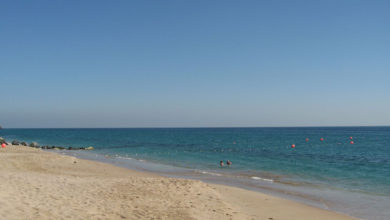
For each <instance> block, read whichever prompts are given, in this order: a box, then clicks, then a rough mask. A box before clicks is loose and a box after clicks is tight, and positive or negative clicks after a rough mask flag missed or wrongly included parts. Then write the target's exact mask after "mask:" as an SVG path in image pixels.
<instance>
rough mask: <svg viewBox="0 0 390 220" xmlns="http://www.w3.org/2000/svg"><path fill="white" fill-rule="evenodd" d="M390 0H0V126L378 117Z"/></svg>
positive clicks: (388, 103) (384, 95)
mask: <svg viewBox="0 0 390 220" xmlns="http://www.w3.org/2000/svg"><path fill="white" fill-rule="evenodd" d="M389 23H390V2H389V1H358V0H350V1H348V0H334V1H325V0H324V1H290V0H289V1H287V0H286V1H268V0H267V1H228V0H220V1H179V0H178V1H52V0H50V1H40V0H36V1H13V0H10V1H1V2H0V41H1V48H0V81H1V86H0V100H1V104H0V124H1V125H3V127H208V126H213V127H214V126H217V127H219V126H222V127H223V126H261V127H262V126H342V125H347V126H353V125H390V40H389V39H390V25H389Z"/></svg>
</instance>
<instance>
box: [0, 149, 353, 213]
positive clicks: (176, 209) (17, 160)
mask: <svg viewBox="0 0 390 220" xmlns="http://www.w3.org/2000/svg"><path fill="white" fill-rule="evenodd" d="M0 166H1V168H0V192H1V194H0V218H1V219H265V220H271V219H272V220H282V219H286V220H287V219H289V220H294V219H300V220H301V219H318V220H319V219H353V218H351V217H348V216H345V215H342V214H338V213H334V212H330V211H326V210H322V209H319V208H315V207H311V206H308V205H304V204H301V203H298V202H294V201H290V200H286V199H282V198H277V197H273V196H269V195H266V194H261V193H257V192H252V191H248V190H244V189H239V188H234V187H228V186H223V185H214V184H207V183H204V182H201V181H197V180H185V179H175V178H165V177H160V176H158V175H155V174H151V173H143V172H137V171H133V170H129V169H125V168H120V167H116V166H113V165H110V164H105V163H100V162H95V161H89V160H81V159H78V158H74V157H71V156H63V155H60V154H56V153H51V152H44V151H42V150H39V149H35V148H30V147H23V146H10V145H8V146H7V147H6V148H2V149H0Z"/></svg>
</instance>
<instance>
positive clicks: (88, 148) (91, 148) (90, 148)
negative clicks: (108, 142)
mask: <svg viewBox="0 0 390 220" xmlns="http://www.w3.org/2000/svg"><path fill="white" fill-rule="evenodd" d="M93 149H95V148H94V147H91V146H90V147H87V148H85V150H93Z"/></svg>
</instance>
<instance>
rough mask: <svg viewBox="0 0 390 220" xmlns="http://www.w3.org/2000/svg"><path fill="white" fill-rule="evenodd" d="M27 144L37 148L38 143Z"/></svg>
mask: <svg viewBox="0 0 390 220" xmlns="http://www.w3.org/2000/svg"><path fill="white" fill-rule="evenodd" d="M29 146H30V147H36V148H38V147H39V144H38V143H37V142H31V144H30V145H29Z"/></svg>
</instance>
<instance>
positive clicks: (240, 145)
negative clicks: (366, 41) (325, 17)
mask: <svg viewBox="0 0 390 220" xmlns="http://www.w3.org/2000/svg"><path fill="white" fill-rule="evenodd" d="M0 136H2V137H5V138H6V139H7V140H8V141H11V140H13V139H18V140H23V141H37V142H38V143H40V144H42V145H46V144H47V145H60V146H66V147H68V146H72V147H81V146H94V147H95V149H96V150H94V151H93V153H97V154H99V155H106V157H107V156H109V157H110V158H122V159H123V158H135V159H141V160H145V161H147V162H152V163H154V164H163V165H169V166H172V167H176V168H184V169H186V170H194V171H197V172H201V173H204V174H207V173H208V174H214V175H216V176H220V175H225V176H231V177H235V178H241V177H242V178H248V179H250V180H251V181H252V180H264V181H268V182H273V183H278V184H285V185H288V186H296V187H311V188H314V189H316V188H317V189H318V188H321V189H327V190H328V189H329V190H341V191H343V192H348V193H358V194H361V195H370V196H372V197H373V198H376V197H377V198H381V199H380V201H382V199H383V198H385V200H386V199H387V198H389V197H390V127H311V128H166V129H165V128H164V129H163V128H161V129H3V130H0ZM350 137H352V140H353V141H354V144H350V141H351V139H350ZM306 138H308V139H309V140H308V141H306ZM321 138H323V139H324V140H323V141H321V140H320V139H321ZM292 144H295V146H296V147H295V148H291V145H292ZM220 160H223V161H225V162H226V160H231V161H232V162H233V165H232V166H230V167H226V166H225V167H223V168H220V167H219V161H220ZM374 200H375V199H374ZM386 201H387V200H386ZM377 211H378V210H377ZM363 216H364V215H363ZM368 216H369V215H368ZM364 217H365V218H367V215H365V216H364ZM375 219H380V218H375Z"/></svg>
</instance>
